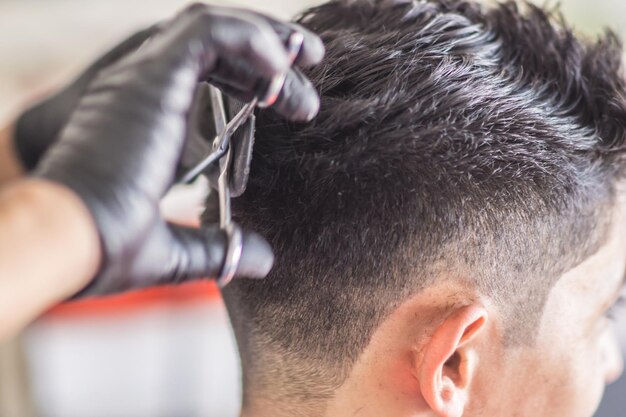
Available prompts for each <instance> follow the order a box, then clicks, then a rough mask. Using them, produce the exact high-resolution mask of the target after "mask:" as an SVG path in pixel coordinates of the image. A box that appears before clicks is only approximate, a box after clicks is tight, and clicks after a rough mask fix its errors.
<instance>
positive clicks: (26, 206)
mask: <svg viewBox="0 0 626 417" xmlns="http://www.w3.org/2000/svg"><path fill="white" fill-rule="evenodd" d="M99 262H100V243H99V238H98V234H97V231H96V228H95V226H94V224H93V220H92V219H91V216H90V214H89V212H88V211H87V209H86V207H85V206H84V205H83V203H82V202H81V201H80V200H79V199H78V198H77V197H76V196H75V195H74V194H73V193H72V192H70V191H69V190H68V189H66V188H64V187H61V186H59V185H56V184H54V183H51V182H47V181H44V180H36V179H31V180H21V181H16V182H15V183H13V184H11V185H9V186H7V187H6V188H4V189H0V342H1V341H2V340H4V339H6V338H7V337H10V336H11V335H13V334H14V333H16V332H18V331H20V330H21V329H22V328H23V327H24V326H26V325H27V324H28V323H29V322H30V321H32V320H33V319H35V318H36V317H37V316H39V315H40V314H41V313H43V312H44V311H45V310H47V309H48V308H50V307H51V306H53V305H54V304H56V303H58V302H60V301H62V300H64V299H66V298H68V297H70V296H71V295H73V294H74V293H76V292H77V291H79V290H80V289H82V288H83V287H84V286H85V285H86V284H87V283H88V282H89V280H90V279H91V278H92V277H93V276H94V275H95V273H96V272H97V268H98V265H99Z"/></svg>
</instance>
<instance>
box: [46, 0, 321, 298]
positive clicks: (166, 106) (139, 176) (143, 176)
mask: <svg viewBox="0 0 626 417" xmlns="http://www.w3.org/2000/svg"><path fill="white" fill-rule="evenodd" d="M286 27H287V26H286ZM287 30H288V29H286V28H285V31H287ZM305 37H306V39H305V44H306V46H305V47H304V48H303V50H302V54H305V55H306V57H305V58H301V59H305V60H309V61H311V62H314V61H316V60H318V59H320V58H321V57H322V55H323V47H322V45H321V43H320V42H319V40H318V39H317V38H315V37H313V36H312V35H310V34H307V35H306V36H305ZM288 65H289V62H288V56H287V52H286V50H285V46H284V44H283V41H282V39H281V37H280V36H279V35H278V34H277V31H276V29H275V26H274V24H271V23H269V21H267V20H265V19H264V18H263V17H262V16H259V15H257V14H252V13H248V12H245V11H242V10H235V9H229V8H223V7H214V6H201V5H194V6H192V7H189V8H188V9H186V10H185V11H184V12H182V13H181V14H179V15H178V16H177V17H175V18H174V19H172V20H171V21H170V22H168V23H167V24H165V25H164V26H163V27H162V28H161V29H160V32H159V33H158V34H155V35H154V36H153V37H152V38H150V40H149V41H148V42H147V43H146V44H145V45H144V46H143V47H142V48H141V49H139V50H138V51H137V52H135V53H133V54H131V55H128V56H126V57H124V58H123V59H121V60H120V61H118V62H116V63H115V64H113V65H111V66H109V67H107V68H105V69H104V70H102V71H100V74H99V75H98V77H97V78H96V79H95V80H94V81H93V82H92V83H91V85H90V86H89V88H88V90H87V91H86V92H85V94H84V95H83V97H82V99H81V100H80V102H79V104H78V106H77V108H76V110H75V111H74V112H73V114H72V116H71V118H70V120H69V121H68V123H67V126H66V127H65V128H64V129H63V131H62V133H61V134H60V137H59V141H58V143H57V144H56V145H55V146H54V147H52V148H51V149H50V150H49V151H48V153H47V154H46V155H45V156H44V159H43V160H42V161H41V163H40V165H39V167H38V168H37V171H36V175H38V176H40V177H43V178H46V179H49V180H52V181H56V182H59V183H61V184H64V185H66V186H68V187H69V188H70V189H72V190H73V191H74V192H75V193H76V194H77V195H78V196H79V197H80V198H81V199H82V200H83V201H84V203H85V204H86V206H87V207H88V209H89V210H90V212H91V214H92V215H93V218H94V220H95V223H96V225H97V228H98V231H99V233H100V237H101V241H102V249H103V258H102V259H103V260H102V265H101V268H100V273H99V274H98V277H97V278H95V279H94V281H93V282H92V284H91V285H90V286H88V287H87V289H85V290H84V291H83V292H82V294H81V295H84V294H104V293H109V292H114V291H121V290H126V289H130V288H136V287H142V286H146V285H152V284H157V283H171V282H180V281H185V280H188V279H192V278H198V277H202V276H210V277H215V276H216V275H217V274H218V272H219V271H220V269H221V267H222V264H223V260H224V254H225V243H226V242H225V236H224V234H223V233H222V232H221V231H220V230H219V229H217V228H209V229H202V230H195V229H190V228H182V227H179V226H174V225H171V224H168V223H166V222H165V221H164V220H163V218H162V217H161V215H160V213H159V208H158V204H159V200H160V199H161V197H162V196H163V195H164V194H165V193H166V192H167V190H168V189H169V188H170V186H171V185H172V182H173V178H174V172H175V170H176V165H177V163H178V160H179V158H180V155H181V151H182V149H183V146H184V141H185V136H186V131H187V129H188V126H187V120H188V113H189V107H190V106H191V103H192V99H193V95H194V91H195V90H196V86H197V82H198V80H200V79H206V78H218V75H219V78H220V79H221V80H222V82H224V83H226V84H230V85H238V86H250V89H251V90H252V89H256V88H257V84H259V83H265V82H266V81H267V80H269V79H270V78H271V77H273V76H276V75H278V74H280V73H283V72H284V71H287V70H288ZM226 66H229V67H237V68H244V67H245V68H250V69H251V70H250V71H246V74H254V80H247V79H240V78H237V77H240V76H241V73H239V72H232V73H231V74H230V75H229V74H226V73H221V72H219V71H218V68H225V67H226ZM216 71H218V72H216ZM229 77H231V78H229ZM251 90H250V91H251ZM241 91H242V92H243V93H250V91H248V90H245V89H242V90H241ZM289 94H290V97H289V98H284V99H283V101H282V103H286V102H288V101H289V102H292V101H301V102H305V103H306V102H309V103H311V102H313V103H317V93H316V92H315V91H314V90H313V89H312V88H311V86H310V84H309V83H303V84H302V88H300V89H291V90H290V91H289ZM292 96H293V97H292ZM312 97H313V98H312ZM275 110H276V111H278V112H281V113H282V114H284V115H285V116H286V117H288V118H291V119H298V118H305V119H306V118H309V117H310V112H309V111H301V107H298V106H296V107H295V108H294V107H290V106H282V107H281V105H280V103H277V105H276V107H275ZM305 110H306V109H305ZM304 113H308V114H304ZM272 263H273V255H272V251H271V249H270V247H269V245H268V244H267V243H266V242H265V241H264V240H263V239H262V238H260V237H259V236H258V235H255V234H252V233H248V234H245V233H244V244H243V254H242V257H241V262H240V267H239V270H238V273H237V275H238V276H247V277H255V278H260V277H264V276H265V275H266V274H267V273H268V272H269V270H270V268H271V266H272Z"/></svg>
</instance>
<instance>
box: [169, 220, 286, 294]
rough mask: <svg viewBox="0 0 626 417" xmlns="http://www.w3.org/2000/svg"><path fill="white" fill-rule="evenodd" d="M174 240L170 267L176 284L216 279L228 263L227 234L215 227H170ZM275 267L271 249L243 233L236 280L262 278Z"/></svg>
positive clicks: (256, 238)
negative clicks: (172, 269) (199, 279)
mask: <svg viewBox="0 0 626 417" xmlns="http://www.w3.org/2000/svg"><path fill="white" fill-rule="evenodd" d="M168 226H169V228H170V231H171V233H172V237H173V242H172V243H173V246H174V247H173V248H171V251H170V254H171V258H170V262H171V263H170V265H171V266H173V267H174V268H175V269H176V270H177V272H176V274H175V275H176V276H177V281H178V282H181V281H188V280H193V279H197V278H202V277H209V278H217V277H219V276H220V274H222V272H223V270H224V264H225V262H227V261H228V259H227V258H228V245H229V242H228V239H227V234H226V233H225V232H224V231H223V230H222V229H220V228H219V227H217V226H209V227H204V228H200V229H197V228H192V227H185V226H180V225H175V224H169V225H168ZM273 264H274V254H273V252H272V249H271V247H270V245H269V244H268V243H267V242H266V241H265V240H264V239H263V238H262V237H261V236H259V235H258V234H256V233H253V232H243V234H242V251H241V257H240V258H239V262H238V265H237V269H236V271H235V277H241V278H265V276H266V275H267V274H268V273H269V272H270V270H271V268H272V265H273Z"/></svg>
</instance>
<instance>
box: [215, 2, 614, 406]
mask: <svg viewBox="0 0 626 417" xmlns="http://www.w3.org/2000/svg"><path fill="white" fill-rule="evenodd" d="M299 21H300V23H302V24H303V25H305V26H307V27H308V28H310V29H311V30H313V31H314V32H317V33H318V34H319V35H320V36H321V37H322V39H323V40H324V43H325V45H326V48H327V55H326V58H325V60H324V62H323V63H322V65H320V66H318V67H316V68H314V69H312V70H310V71H309V72H308V73H307V75H308V76H309V77H310V78H311V79H312V80H313V82H314V83H315V85H316V87H317V88H318V89H319V91H320V93H321V112H320V115H319V116H318V117H317V118H316V119H315V120H314V121H313V122H312V123H309V124H290V123H286V122H284V121H282V120H280V119H279V118H278V117H274V116H273V115H271V114H268V113H261V114H260V115H259V117H258V119H257V132H256V144H255V154H254V159H253V164H252V172H251V176H250V184H249V187H248V190H247V192H246V193H245V194H244V195H243V196H242V197H241V198H238V199H237V200H235V201H234V202H233V203H234V206H233V213H234V216H235V220H236V221H238V222H239V223H240V224H242V226H243V227H245V228H248V229H252V230H256V231H258V232H260V233H261V234H262V235H264V236H265V237H266V238H267V239H268V240H269V241H270V243H271V244H272V245H273V247H274V250H275V252H276V267H275V269H274V271H273V272H272V273H271V274H270V276H269V277H268V278H267V279H266V280H264V281H246V280H243V281H238V282H235V283H233V284H232V285H231V286H230V287H228V288H227V289H226V291H225V292H224V296H225V300H226V303H227V307H228V308H229V311H230V315H231V318H232V321H233V325H234V327H235V331H236V334H237V338H238V343H239V347H240V350H241V356H242V364H243V372H244V390H245V393H244V395H245V404H244V409H245V410H244V411H246V410H247V411H250V412H252V413H258V414H254V415H263V410H265V412H269V413H270V414H271V415H275V416H281V415H291V416H308V415H328V416H334V417H336V416H340V417H341V416H344V415H358V416H415V415H437V416H460V415H464V416H468V417H490V416H498V417H501V416H505V415H519V416H540V415H541V416H568V417H570V416H571V417H588V416H590V415H591V414H592V413H593V410H594V408H595V405H596V403H597V401H598V399H599V396H600V393H601V389H602V387H603V385H604V381H605V379H611V378H613V377H614V376H615V374H617V373H619V368H620V366H621V365H620V363H619V360H618V359H616V353H615V352H614V350H615V348H614V342H613V341H612V340H611V335H610V333H609V330H608V329H607V328H608V324H607V319H606V318H604V314H605V312H606V310H607V309H608V306H609V305H610V304H611V303H612V302H613V301H614V298H615V297H616V294H617V292H618V289H619V287H620V281H621V276H622V272H623V271H624V269H625V268H626V241H624V240H623V239H624V238H625V236H626V226H625V225H626V223H623V220H622V211H623V207H626V206H622V204H621V203H620V195H621V194H620V191H619V185H620V180H621V178H622V177H623V171H624V169H623V168H624V163H623V159H624V150H625V149H626V148H625V146H626V140H625V139H626V136H625V134H626V95H625V91H626V90H625V83H624V80H623V79H622V77H621V46H620V44H619V42H618V41H617V40H616V39H615V37H614V36H613V35H611V34H607V35H606V36H605V37H603V38H602V39H601V40H599V41H597V42H587V41H584V40H579V39H577V38H576V37H574V35H573V34H572V32H571V31H570V30H569V29H568V28H567V27H565V26H564V24H563V23H562V22H561V20H560V18H559V17H558V16H556V15H551V14H549V13H546V12H545V11H543V10H541V9H538V8H535V7H532V6H524V7H518V6H516V5H515V4H513V3H507V4H504V5H499V6H494V7H493V8H488V9H486V8H482V7H480V6H479V5H477V4H476V3H475V2H473V1H454V0H436V1H419V2H418V1H395V2H393V1H386V2H383V1H373V0H372V1H367V0H356V1H337V2H331V3H327V4H325V5H322V6H319V7H317V8H314V9H312V10H310V11H307V12H305V13H304V14H303V15H302V16H301V17H300V19H299ZM270 414H268V415H270Z"/></svg>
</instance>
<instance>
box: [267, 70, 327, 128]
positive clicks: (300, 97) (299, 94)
mask: <svg viewBox="0 0 626 417" xmlns="http://www.w3.org/2000/svg"><path fill="white" fill-rule="evenodd" d="M270 108H271V109H272V110H274V111H275V112H276V113H279V114H281V115H284V116H286V117H288V118H289V119H291V120H294V121H304V122H308V121H311V120H312V119H313V118H314V117H315V116H316V115H317V113H318V111H319V109H320V98H319V95H318V94H317V91H316V90H315V87H313V84H312V83H311V81H309V79H308V78H307V77H305V76H304V74H302V72H301V71H300V70H299V69H298V68H292V69H291V70H290V71H289V72H288V73H287V76H286V77H285V83H284V85H283V88H282V90H280V94H279V95H278V99H277V100H276V102H275V103H274V104H273V105H272V106H271V107H270Z"/></svg>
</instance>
